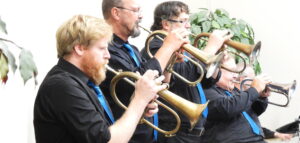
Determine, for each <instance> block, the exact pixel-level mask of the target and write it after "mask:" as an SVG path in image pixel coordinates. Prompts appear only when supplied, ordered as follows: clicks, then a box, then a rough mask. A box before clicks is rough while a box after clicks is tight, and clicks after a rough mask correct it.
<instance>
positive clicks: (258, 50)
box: [250, 41, 261, 64]
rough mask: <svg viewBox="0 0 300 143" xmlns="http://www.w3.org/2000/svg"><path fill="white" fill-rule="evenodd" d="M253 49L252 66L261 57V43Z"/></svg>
mask: <svg viewBox="0 0 300 143" xmlns="http://www.w3.org/2000/svg"><path fill="white" fill-rule="evenodd" d="M251 49H253V50H252V52H251V55H250V64H251V63H254V61H256V60H257V58H258V57H259V54H260V49H261V41H258V42H257V43H256V44H255V45H254V46H253V48H251Z"/></svg>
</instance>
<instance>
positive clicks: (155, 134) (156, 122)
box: [123, 43, 158, 141]
mask: <svg viewBox="0 0 300 143" xmlns="http://www.w3.org/2000/svg"><path fill="white" fill-rule="evenodd" d="M123 46H124V47H125V48H126V49H127V51H128V52H129V55H130V56H131V57H132V59H133V60H134V63H135V65H136V66H137V67H140V62H139V60H138V58H137V56H136V55H135V53H134V51H133V49H132V47H131V46H130V45H129V44H126V43H124V44H123ZM153 123H154V125H155V126H157V127H158V114H157V113H156V114H154V116H153ZM153 135H154V139H155V140H156V141H157V130H153Z"/></svg>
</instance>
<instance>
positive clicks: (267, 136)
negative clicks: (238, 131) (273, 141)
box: [262, 127, 275, 139]
mask: <svg viewBox="0 0 300 143" xmlns="http://www.w3.org/2000/svg"><path fill="white" fill-rule="evenodd" d="M262 129H263V132H264V134H265V139H270V138H274V137H275V136H274V135H275V132H273V131H271V130H269V129H267V128H264V127H262Z"/></svg>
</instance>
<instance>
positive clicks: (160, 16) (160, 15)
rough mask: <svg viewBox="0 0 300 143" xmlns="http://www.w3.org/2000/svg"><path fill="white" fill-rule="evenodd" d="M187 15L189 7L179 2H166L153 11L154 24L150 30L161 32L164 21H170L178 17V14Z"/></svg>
mask: <svg viewBox="0 0 300 143" xmlns="http://www.w3.org/2000/svg"><path fill="white" fill-rule="evenodd" d="M182 12H185V13H189V7H188V5H186V4H185V3H183V2H180V1H167V2H163V3H161V4H159V5H158V6H157V7H156V8H155V11H154V23H153V25H152V26H151V30H152V31H154V30H161V29H162V23H161V21H162V20H164V19H170V18H171V17H174V16H176V17H177V16H179V15H180V13H182Z"/></svg>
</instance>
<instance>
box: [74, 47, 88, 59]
mask: <svg viewBox="0 0 300 143" xmlns="http://www.w3.org/2000/svg"><path fill="white" fill-rule="evenodd" d="M85 51H86V48H85V47H84V46H82V45H79V44H77V45H75V46H74V52H75V54H76V55H79V56H82V55H83V54H84V52H85Z"/></svg>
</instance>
